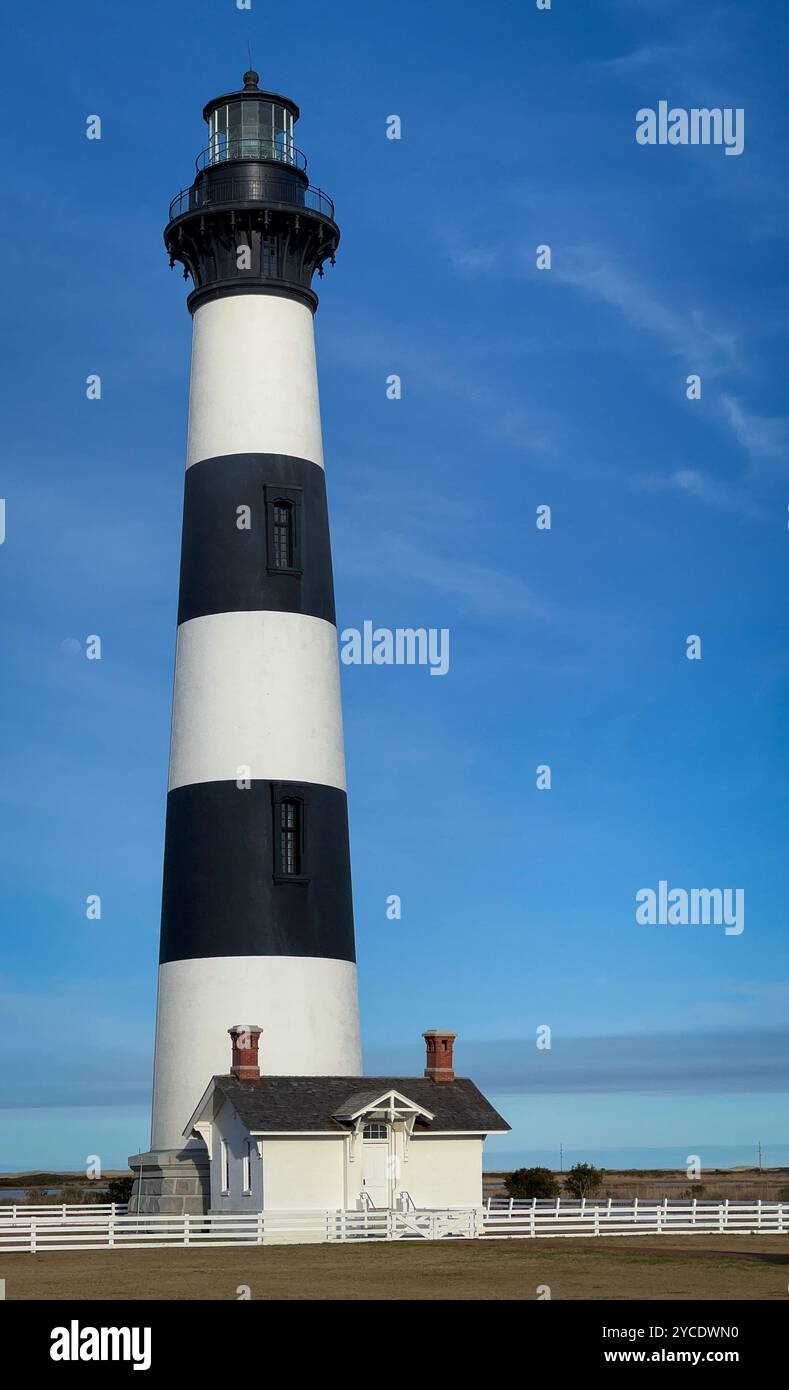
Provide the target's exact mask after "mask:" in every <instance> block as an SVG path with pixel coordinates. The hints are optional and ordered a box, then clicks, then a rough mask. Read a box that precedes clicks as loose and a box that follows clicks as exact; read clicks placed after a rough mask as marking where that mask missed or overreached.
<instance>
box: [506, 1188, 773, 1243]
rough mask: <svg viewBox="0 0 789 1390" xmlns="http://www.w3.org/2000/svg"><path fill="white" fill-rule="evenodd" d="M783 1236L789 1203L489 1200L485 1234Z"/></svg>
mask: <svg viewBox="0 0 789 1390" xmlns="http://www.w3.org/2000/svg"><path fill="white" fill-rule="evenodd" d="M666 1232H671V1233H672V1234H674V1235H703V1234H704V1233H705V1232H708V1233H709V1232H712V1233H718V1234H723V1233H728V1234H730V1235H736V1234H740V1235H759V1234H764V1235H769V1234H775V1235H782V1234H784V1232H789V1202H767V1201H763V1200H760V1201H752V1202H747V1201H740V1202H732V1201H729V1200H726V1201H723V1202H701V1201H698V1200H693V1201H684V1202H669V1200H668V1198H664V1199H663V1200H662V1201H644V1200H641V1199H639V1198H637V1197H636V1198H634V1199H633V1200H632V1201H617V1200H616V1199H612V1198H609V1199H608V1200H585V1199H582V1200H581V1201H577V1202H568V1201H565V1200H562V1199H561V1198H556V1200H555V1201H550V1200H547V1201H546V1200H542V1201H541V1200H539V1199H535V1200H532V1201H528V1200H517V1199H515V1200H511V1199H510V1200H508V1199H506V1198H500V1197H499V1198H497V1197H489V1198H488V1200H487V1201H486V1203H485V1205H484V1207H483V1215H482V1234H483V1236H488V1237H490V1236H497V1237H499V1238H504V1239H513V1238H518V1237H520V1238H523V1237H538V1236H602V1235H608V1236H620V1235H621V1236H625V1235H650V1234H651V1235H663V1234H665V1233H666Z"/></svg>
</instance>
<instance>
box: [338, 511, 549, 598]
mask: <svg viewBox="0 0 789 1390" xmlns="http://www.w3.org/2000/svg"><path fill="white" fill-rule="evenodd" d="M337 553H338V554H339V556H340V559H339V561H338V564H337V569H338V571H339V572H341V573H343V574H346V575H355V576H357V577H359V576H363V577H367V578H369V579H371V580H372V581H374V582H375V583H381V582H383V583H386V582H391V584H392V586H393V587H394V588H395V589H397V590H398V591H410V590H414V591H415V592H417V593H419V594H420V595H421V596H422V600H423V601H424V596H425V590H426V589H428V590H432V591H433V592H434V593H438V594H441V595H443V596H445V597H446V598H448V599H450V600H451V601H452V602H453V603H454V604H456V605H457V607H458V608H460V609H461V610H462V611H463V612H465V613H470V614H473V615H476V616H478V617H483V618H541V619H542V618H546V617H548V612H549V610H548V607H547V605H546V604H545V603H544V601H543V600H542V599H541V598H540V597H539V596H538V595H537V594H536V593H535V592H534V590H533V589H532V588H531V587H530V586H529V585H528V584H526V583H525V582H524V580H522V579H521V578H520V577H519V576H518V575H514V574H510V573H507V572H506V571H504V570H499V569H495V568H492V567H489V566H487V565H480V564H476V563H474V562H472V561H464V560H457V559H455V558H453V557H452V556H447V555H441V554H439V553H438V552H437V551H436V550H435V549H433V548H432V547H431V545H430V544H429V543H426V544H419V543H417V542H414V541H413V540H411V539H409V537H407V536H406V535H404V534H401V533H400V532H395V531H383V532H380V533H379V534H377V535H375V536H374V537H371V538H370V539H369V541H368V543H366V544H360V543H359V536H358V533H354V542H353V546H351V545H350V544H348V545H344V544H343V543H342V540H340V544H339V546H338V547H337Z"/></svg>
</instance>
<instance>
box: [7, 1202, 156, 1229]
mask: <svg viewBox="0 0 789 1390" xmlns="http://www.w3.org/2000/svg"><path fill="white" fill-rule="evenodd" d="M128 1210H129V1204H128V1202H39V1203H35V1202H4V1201H3V1200H2V1197H0V1229H2V1226H3V1224H4V1223H6V1222H8V1221H17V1220H18V1219H19V1218H20V1217H26V1216H53V1217H55V1218H56V1219H57V1218H59V1219H61V1220H63V1221H65V1220H66V1218H67V1217H70V1216H73V1215H77V1216H94V1215H95V1216H100V1217H102V1218H106V1217H107V1216H125V1214H126V1212H127V1211H128Z"/></svg>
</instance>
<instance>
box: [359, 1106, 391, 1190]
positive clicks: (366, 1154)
mask: <svg viewBox="0 0 789 1390" xmlns="http://www.w3.org/2000/svg"><path fill="white" fill-rule="evenodd" d="M389 1170H390V1163H389V1126H388V1125H380V1124H373V1125H365V1127H364V1130H363V1135H362V1188H363V1190H364V1191H365V1192H366V1193H367V1194H368V1196H369V1198H370V1201H371V1202H372V1204H373V1206H374V1207H390V1206H391V1205H392V1202H391V1183H390V1179H389Z"/></svg>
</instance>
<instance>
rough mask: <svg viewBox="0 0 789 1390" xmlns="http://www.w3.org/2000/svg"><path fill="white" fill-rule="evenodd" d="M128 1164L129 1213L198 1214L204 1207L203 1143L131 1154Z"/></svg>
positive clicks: (206, 1194)
mask: <svg viewBox="0 0 789 1390" xmlns="http://www.w3.org/2000/svg"><path fill="white" fill-rule="evenodd" d="M129 1167H130V1168H131V1171H132V1172H133V1174H134V1185H133V1187H132V1193H131V1197H130V1198H129V1214H130V1215H131V1216H136V1215H137V1213H138V1212H139V1213H140V1214H141V1215H143V1216H200V1215H202V1213H203V1212H205V1211H207V1210H208V1207H209V1205H210V1200H211V1189H210V1180H209V1160H208V1150H207V1149H206V1147H205V1145H204V1144H198V1143H190V1144H189V1145H187V1146H185V1147H184V1148H183V1149H157V1150H151V1152H149V1153H143V1154H132V1155H131V1157H130V1158H129Z"/></svg>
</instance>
